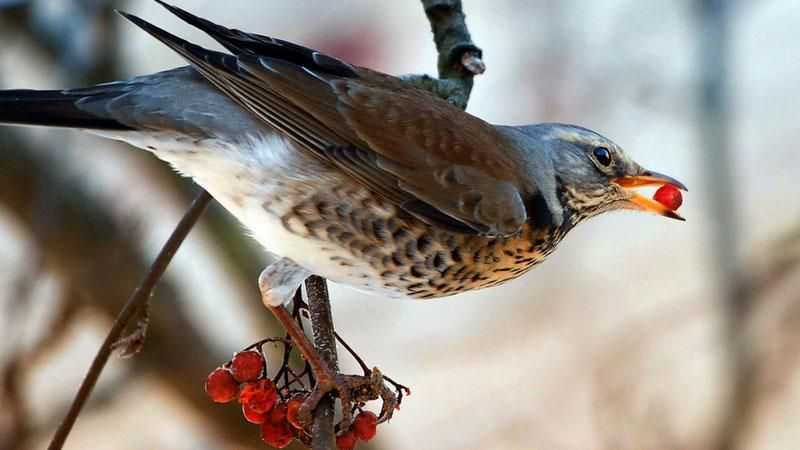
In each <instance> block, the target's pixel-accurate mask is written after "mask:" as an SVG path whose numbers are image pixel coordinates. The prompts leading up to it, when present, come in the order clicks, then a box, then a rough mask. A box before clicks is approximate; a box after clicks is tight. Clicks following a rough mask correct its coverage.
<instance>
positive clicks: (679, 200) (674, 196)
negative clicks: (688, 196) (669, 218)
mask: <svg viewBox="0 0 800 450" xmlns="http://www.w3.org/2000/svg"><path fill="white" fill-rule="evenodd" d="M653 200H655V201H657V202H658V203H661V204H662V205H664V206H666V207H667V208H669V209H671V210H673V211H676V210H677V209H678V208H680V207H681V205H682V204H683V196H682V195H681V191H679V190H678V188H676V187H675V186H673V185H671V184H665V185H663V186H661V187H660V188H658V190H657V191H656V193H655V194H654V195H653Z"/></svg>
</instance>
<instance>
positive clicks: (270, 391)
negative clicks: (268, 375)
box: [239, 380, 278, 413]
mask: <svg viewBox="0 0 800 450" xmlns="http://www.w3.org/2000/svg"><path fill="white" fill-rule="evenodd" d="M277 400H278V390H277V389H275V383H273V382H272V380H259V381H253V382H250V383H247V384H245V385H244V387H242V392H241V393H240V394H239V403H241V404H243V405H247V406H249V407H250V409H252V410H253V411H255V412H257V413H265V412H267V411H269V410H270V408H272V406H273V405H274V404H275V402H276V401H277Z"/></svg>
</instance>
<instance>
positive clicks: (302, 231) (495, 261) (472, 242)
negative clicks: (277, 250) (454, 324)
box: [281, 183, 563, 299]
mask: <svg viewBox="0 0 800 450" xmlns="http://www.w3.org/2000/svg"><path fill="white" fill-rule="evenodd" d="M296 194H297V193H296ZM295 199H296V200H299V201H296V202H295V203H294V206H293V207H291V208H290V209H288V210H287V211H285V212H284V213H283V214H282V215H281V222H282V224H283V225H284V227H285V228H286V230H287V231H289V232H291V233H293V234H295V235H298V236H303V237H305V238H308V239H314V240H318V241H320V242H321V243H324V245H323V246H322V247H320V248H321V251H322V252H329V253H330V257H329V259H330V263H331V264H334V265H338V266H339V267H338V270H339V273H351V272H352V276H353V277H360V278H362V279H361V280H355V279H350V280H339V281H342V282H345V283H346V284H351V285H354V286H356V287H360V288H362V289H365V290H369V291H382V292H384V293H394V294H396V295H397V296H409V297H413V298H420V299H428V298H436V297H444V296H448V295H453V294H457V293H460V292H465V291H470V290H475V289H480V288H484V287H489V286H495V285H498V284H501V283H503V282H505V281H508V280H511V279H514V278H517V277H518V276H520V275H522V274H523V273H525V272H527V271H528V270H529V269H531V268H532V267H533V266H535V265H536V264H538V263H540V262H542V261H543V260H544V259H545V258H547V256H548V255H550V254H551V253H552V252H553V250H555V248H556V245H557V244H558V242H559V241H560V240H561V239H562V237H563V233H561V232H560V231H559V230H558V229H557V228H555V227H552V226H549V227H542V228H537V227H534V226H533V225H532V224H531V221H528V223H526V225H525V227H524V228H523V229H522V231H521V232H520V233H519V234H518V235H515V236H512V237H506V238H486V237H482V236H474V235H464V234H457V233H454V232H450V231H447V230H443V229H440V228H436V227H433V226H430V225H428V224H426V223H424V222H422V221H420V220H418V219H416V218H414V217H413V216H411V215H409V214H407V213H405V212H404V211H402V210H399V209H398V208H396V207H394V206H393V205H392V204H389V203H388V202H386V201H383V200H382V199H381V198H378V197H376V196H374V195H372V194H371V193H369V192H368V191H367V190H365V189H364V188H362V187H360V186H358V185H355V184H350V183H345V184H342V185H340V186H337V187H335V188H333V189H328V190H324V191H321V190H316V189H314V190H313V191H311V190H305V192H304V194H303V195H299V196H298V195H295ZM364 264H366V265H368V266H369V267H370V268H371V269H373V270H367V271H365V270H355V269H356V266H363V265H364ZM348 269H353V270H352V271H348Z"/></svg>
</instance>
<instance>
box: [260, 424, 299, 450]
mask: <svg viewBox="0 0 800 450" xmlns="http://www.w3.org/2000/svg"><path fill="white" fill-rule="evenodd" d="M292 438H293V436H292V427H290V426H289V424H288V423H286V422H283V423H282V424H281V425H275V424H273V423H272V422H271V421H269V420H267V421H265V422H264V423H263V424H261V440H262V441H264V442H266V443H267V444H269V445H271V446H273V447H275V448H284V447H286V446H287V445H289V443H290V442H292Z"/></svg>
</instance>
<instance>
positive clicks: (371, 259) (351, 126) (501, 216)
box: [0, 0, 686, 414]
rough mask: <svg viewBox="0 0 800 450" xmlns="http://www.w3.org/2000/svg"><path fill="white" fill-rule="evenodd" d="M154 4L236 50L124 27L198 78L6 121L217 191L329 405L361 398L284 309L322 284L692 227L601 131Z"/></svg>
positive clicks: (412, 291) (440, 293) (443, 271)
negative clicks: (89, 141)
mask: <svg viewBox="0 0 800 450" xmlns="http://www.w3.org/2000/svg"><path fill="white" fill-rule="evenodd" d="M156 1H157V2H158V3H160V4H161V5H162V6H164V7H165V8H166V9H167V10H168V11H170V12H171V13H173V14H175V15H177V16H178V17H179V18H180V19H182V20H183V21H185V22H187V23H188V24H190V25H192V26H194V27H196V28H198V29H200V30H201V31H203V32H205V33H206V34H208V35H209V36H210V37H211V38H213V39H214V40H216V41H217V42H218V43H219V44H221V45H222V46H223V47H224V48H225V50H226V51H225V52H222V51H215V50H210V49H207V48H204V47H201V46H199V45H196V44H194V43H191V42H188V41H186V40H184V39H182V38H180V37H178V36H176V35H173V34H171V33H169V32H167V31H165V30H163V29H161V28H159V27H157V26H155V25H153V24H151V23H149V22H147V21H145V20H143V19H141V18H139V17H137V16H134V15H132V14H128V13H125V12H120V14H122V16H123V17H125V18H126V19H128V20H129V21H131V22H132V23H133V24H134V25H136V26H138V27H139V28H141V29H142V30H144V31H145V32H147V33H149V34H150V35H152V36H153V37H155V38H156V39H158V40H159V41H160V42H161V43H163V44H165V45H167V46H168V47H169V48H171V49H172V50H174V51H175V52H177V53H178V54H179V55H180V56H181V57H183V58H184V59H185V60H186V61H187V63H188V65H187V66H184V67H179V68H176V69H172V70H167V71H164V72H159V73H154V74H149V75H144V76H139V77H134V78H131V79H127V80H122V81H115V82H110V83H104V84H99V85H96V86H92V87H86V88H75V89H64V90H46V91H33V90H20V89H15V90H4V91H0V123H2V124H6V125H29V126H49V127H63V128H73V129H80V130H84V131H88V132H90V133H94V134H97V135H100V136H103V137H107V138H111V139H116V140H121V141H125V142H128V143H130V144H132V145H133V146H135V147H139V148H141V149H144V150H146V151H149V152H151V153H152V154H154V155H155V156H156V157H158V158H160V159H162V160H164V161H166V162H167V163H169V164H170V165H171V166H172V167H173V168H174V169H175V170H176V171H177V172H179V173H180V174H182V175H184V176H187V177H190V178H192V179H193V180H194V181H195V182H196V183H197V184H199V185H200V186H202V187H203V188H204V189H206V190H207V191H208V192H209V193H210V194H211V195H212V196H213V197H214V198H215V199H216V200H217V201H218V202H219V203H220V204H221V205H222V206H223V207H225V208H226V209H227V210H228V211H229V212H230V213H231V214H232V215H233V216H235V217H236V218H237V219H238V220H239V221H240V222H241V223H242V224H243V225H244V226H245V227H246V229H247V230H249V232H250V233H251V234H252V236H253V237H254V238H255V240H256V241H258V242H259V243H260V244H261V245H263V246H264V247H265V248H266V249H267V250H269V251H271V252H272V253H274V254H276V255H277V256H278V257H279V259H278V260H277V261H276V262H274V263H272V264H270V265H269V266H268V267H267V268H266V269H265V270H264V271H263V272H262V274H261V276H260V277H259V286H260V289H261V292H262V301H263V303H264V304H265V305H266V306H267V307H268V308H269V309H270V311H272V312H273V314H275V316H276V317H277V318H278V320H279V321H280V322H281V323H282V324H283V325H284V326H285V327H286V328H287V330H288V332H289V334H290V336H291V338H292V340H294V341H296V343H297V345H298V347H299V348H300V350H301V352H302V353H303V354H304V356H305V357H306V359H307V360H309V362H310V363H311V365H312V369H313V370H314V372H315V374H316V375H317V379H318V390H317V391H316V394H317V395H314V396H312V397H313V398H314V399H316V401H318V400H319V399H320V398H321V397H322V395H324V394H325V393H327V392H331V391H335V392H337V393H338V394H339V395H340V397H342V400H343V404H344V400H345V397H346V396H347V392H346V389H344V388H343V386H342V383H341V382H340V379H338V378H337V374H336V373H333V372H332V371H331V369H330V368H328V367H327V366H326V365H325V363H324V362H323V361H322V360H321V359H319V355H315V353H316V352H315V351H314V348H313V345H311V343H310V342H309V341H308V338H306V337H305V335H304V334H303V333H302V330H300V329H299V328H298V327H297V324H296V323H295V322H294V321H293V319H292V318H291V316H290V315H289V313H288V311H287V309H286V308H285V306H284V305H285V304H287V303H288V302H290V301H291V298H292V295H293V294H294V292H295V291H296V290H297V289H298V288H299V286H300V285H301V283H302V282H303V280H304V279H305V278H307V277H308V276H309V275H311V274H318V275H321V276H323V277H325V278H327V279H330V280H332V281H334V282H337V283H341V284H344V285H349V286H352V287H355V288H357V289H360V290H363V291H366V292H369V293H373V294H377V295H381V296H386V297H397V298H412V299H433V298H441V297H445V296H450V295H455V294H458V293H461V292H466V291H473V290H477V289H481V288H486V287H491V286H496V285H499V284H502V283H505V282H507V281H509V280H512V279H514V278H517V277H519V276H521V275H522V274H524V273H526V272H527V271H528V270H530V269H531V268H533V267H534V266H536V265H537V264H540V263H541V262H542V261H544V260H545V259H546V258H547V257H548V256H549V255H550V254H551V253H553V251H554V250H555V249H556V247H557V246H558V244H559V243H560V242H561V241H562V240H563V239H564V237H565V236H566V234H567V233H568V232H569V231H570V230H572V229H573V228H574V227H575V226H576V225H578V224H580V223H582V222H584V221H586V220H587V219H589V218H592V217H595V216H597V215H599V214H602V213H604V212H608V211H613V210H620V209H630V210H638V211H645V212H651V213H655V214H658V215H661V216H664V217H669V218H673V219H679V220H683V218H682V217H681V216H680V215H679V214H678V213H677V212H675V211H673V210H672V209H670V208H667V207H666V206H664V205H662V204H660V203H658V202H656V201H654V200H652V199H650V198H648V197H645V196H643V195H641V194H639V193H637V192H636V190H635V189H636V188H639V187H643V186H663V185H667V184H671V185H674V186H676V187H678V188H680V189H683V190H686V187H685V186H684V185H683V184H682V183H680V182H678V181H677V180H676V179H674V178H672V177H669V176H667V175H663V174H660V173H657V172H654V171H650V170H646V169H644V168H643V167H642V166H640V165H639V164H638V163H636V162H635V161H634V160H633V159H632V158H631V157H630V156H628V155H627V154H626V153H625V152H624V151H623V150H622V148H620V146H618V145H617V144H615V143H614V142H612V141H611V140H609V139H607V138H605V137H603V136H601V135H600V134H598V133H596V132H594V131H591V130H589V129H586V128H583V127H579V126H574V125H567V124H560V123H542V124H533V125H525V126H504V125H493V124H490V123H488V122H486V121H484V120H481V119H480V118H478V117H475V116H473V115H471V114H469V113H467V112H465V111H463V110H461V109H459V108H457V107H455V106H453V105H451V104H450V103H448V102H447V101H445V100H443V99H441V98H439V97H437V96H435V95H433V94H431V93H430V92H428V91H426V90H424V89H421V88H419V87H417V86H415V85H413V84H410V83H408V82H405V81H403V80H401V79H399V78H396V77H394V76H391V75H387V74H384V73H381V72H378V71H375V70H371V69H368V68H365V67H359V66H356V65H353V64H350V63H348V62H345V61H343V60H340V59H337V58H335V57H333V56H330V55H326V54H323V53H321V52H318V51H315V50H312V49H309V48H306V47H303V46H300V45H297V44H294V43H290V42H287V41H283V40H280V39H277V38H272V37H267V36H263V35H259V34H254V33H248V32H243V31H240V30H236V29H230V28H227V27H225V26H222V25H219V24H216V23H213V22H211V21H209V20H206V19H203V18H200V17H198V16H195V15H193V14H191V13H189V12H188V11H185V10H183V9H180V8H177V7H175V6H172V5H169V4H167V3H165V2H163V1H160V0H156ZM314 404H315V400H313V399H309V400H308V401H307V404H304V406H303V408H304V409H303V411H304V413H306V414H307V413H308V411H309V410H310V409H313V407H314Z"/></svg>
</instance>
